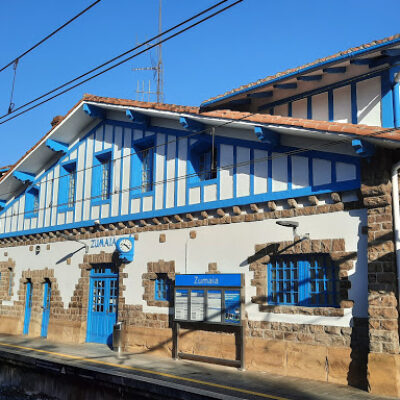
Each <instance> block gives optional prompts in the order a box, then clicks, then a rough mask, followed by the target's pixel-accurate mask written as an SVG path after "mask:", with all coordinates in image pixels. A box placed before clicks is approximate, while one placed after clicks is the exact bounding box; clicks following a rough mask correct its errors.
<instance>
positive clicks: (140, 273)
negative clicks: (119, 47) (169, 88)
mask: <svg viewBox="0 0 400 400" xmlns="http://www.w3.org/2000/svg"><path fill="white" fill-rule="evenodd" d="M399 62H400V35H397V36H393V37H390V38H386V39H383V40H379V41H375V42H373V43H369V44H366V45H363V46H360V47H357V48H352V49H349V50H347V51H343V52H341V53H338V54H335V55H333V56H330V57H327V58H325V59H320V60H317V61H315V62H313V63H310V64H307V65H305V66H302V67H297V68H294V69H290V70H287V71H285V72H281V73H279V74H277V75H275V76H269V77H267V78H265V79H261V80H259V81H257V82H254V83H250V84H247V85H244V86H242V87H240V88H238V89H234V90H231V91H229V92H227V93H225V94H223V95H220V96H216V97H215V98H213V99H210V100H207V101H205V102H203V103H202V104H201V105H200V107H191V106H178V105H172V104H159V103H147V102H139V101H134V100H125V99H117V98H108V97H99V96H95V95H85V96H84V97H83V98H82V99H81V100H80V101H79V102H78V103H77V104H76V105H75V106H74V107H73V108H72V109H71V110H70V111H69V112H68V113H66V115H65V116H62V117H56V118H54V119H53V121H52V128H51V130H50V131H49V132H48V133H46V134H45V135H44V137H43V138H42V139H40V141H39V142H38V143H37V144H36V145H35V146H34V147H33V148H31V149H30V150H28V151H27V152H26V154H25V155H23V156H22V158H21V159H20V160H18V161H17V162H16V163H15V164H14V165H12V166H9V167H7V168H4V169H2V170H0V274H1V275H0V333H6V334H24V335H28V336H29V337H39V336H42V337H45V338H46V337H47V338H48V339H49V340H53V341H59V342H63V343H70V344H74V343H83V342H96V343H104V344H105V345H107V344H108V345H110V344H111V340H112V334H113V330H114V329H115V327H114V326H115V324H116V323H117V322H120V323H121V324H120V325H119V326H120V328H121V331H122V346H123V348H124V349H125V350H127V351H131V352H149V353H153V354H155V355H157V356H159V357H172V356H174V357H179V358H185V357H186V358H192V359H196V357H198V358H199V359H200V357H203V358H205V359H207V360H208V361H213V360H214V361H222V360H226V362H231V364H232V365H236V363H237V364H238V365H240V366H242V367H244V368H245V369H248V370H258V371H264V372H273V373H277V374H283V375H291V376H300V377H304V378H311V379H316V380H321V381H328V382H335V383H342V384H345V385H353V386H357V387H361V388H364V389H368V388H369V389H370V390H371V391H372V392H373V393H377V394H387V395H393V396H400V369H399V365H400V356H399V350H400V348H399V333H398V320H399V316H398V293H399V282H400V275H399V273H398V271H399V269H400V242H399V235H398V230H399V229H400V226H399V224H400V219H399V189H398V170H399V169H400V164H399V162H400V152H399V150H398V149H399V148H400V90H399V82H400V66H399ZM49 118H50V116H49ZM396 255H397V256H398V257H397V258H396Z"/></svg>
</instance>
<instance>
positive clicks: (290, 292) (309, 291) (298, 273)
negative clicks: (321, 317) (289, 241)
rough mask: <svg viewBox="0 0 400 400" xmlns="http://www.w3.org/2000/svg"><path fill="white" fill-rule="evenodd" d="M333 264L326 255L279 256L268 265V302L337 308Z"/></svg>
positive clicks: (335, 277) (335, 276) (336, 286)
mask: <svg viewBox="0 0 400 400" xmlns="http://www.w3.org/2000/svg"><path fill="white" fill-rule="evenodd" d="M338 286H339V285H338V282H337V272H336V267H335V263H334V262H333V261H332V259H331V258H330V257H329V256H327V255H315V256H305V255H302V256H293V255H290V256H289V255H288V256H285V255H283V256H278V257H274V258H273V259H272V260H271V262H270V263H269V264H268V303H269V304H283V305H284V304H286V305H299V306H308V307H338Z"/></svg>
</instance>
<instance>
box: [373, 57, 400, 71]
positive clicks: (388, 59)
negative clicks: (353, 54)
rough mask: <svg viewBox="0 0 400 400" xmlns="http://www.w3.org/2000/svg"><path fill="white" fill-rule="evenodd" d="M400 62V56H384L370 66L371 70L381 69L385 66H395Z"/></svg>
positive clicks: (376, 59)
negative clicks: (380, 67)
mask: <svg viewBox="0 0 400 400" xmlns="http://www.w3.org/2000/svg"><path fill="white" fill-rule="evenodd" d="M399 62H400V56H396V57H389V56H382V57H379V58H375V59H374V60H373V61H372V62H371V63H370V64H369V67H370V68H375V67H379V66H381V65H384V64H389V65H395V64H398V63H399Z"/></svg>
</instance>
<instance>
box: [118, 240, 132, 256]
mask: <svg viewBox="0 0 400 400" xmlns="http://www.w3.org/2000/svg"><path fill="white" fill-rule="evenodd" d="M119 248H120V250H121V251H122V252H124V253H127V252H128V251H131V250H132V242H131V241H130V240H129V239H122V240H121V241H120V242H119Z"/></svg>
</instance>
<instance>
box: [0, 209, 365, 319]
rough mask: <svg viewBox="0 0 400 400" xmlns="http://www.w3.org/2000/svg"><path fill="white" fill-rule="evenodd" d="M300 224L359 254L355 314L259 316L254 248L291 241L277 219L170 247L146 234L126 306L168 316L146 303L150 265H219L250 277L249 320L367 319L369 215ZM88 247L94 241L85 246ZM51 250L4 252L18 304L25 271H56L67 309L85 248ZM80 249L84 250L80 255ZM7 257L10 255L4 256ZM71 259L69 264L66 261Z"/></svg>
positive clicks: (181, 268)
mask: <svg viewBox="0 0 400 400" xmlns="http://www.w3.org/2000/svg"><path fill="white" fill-rule="evenodd" d="M293 220H296V221H298V222H299V223H300V225H299V228H298V233H299V234H300V235H304V234H305V233H309V234H310V239H312V240H315V239H339V238H343V239H344V240H345V244H346V251H347V252H357V253H358V259H357V261H356V262H355V267H354V269H353V270H351V271H350V272H349V275H350V281H351V284H352V287H351V289H350V292H349V298H350V299H352V300H354V301H355V305H354V307H353V309H352V310H346V315H345V316H344V317H317V316H299V315H289V314H274V313H260V312H259V311H258V305H256V304H252V303H251V297H252V296H255V295H256V290H255V287H252V286H251V285H250V281H251V279H252V278H253V272H250V271H249V265H248V264H247V258H248V257H249V256H251V255H253V254H254V246H255V245H256V244H262V243H267V242H280V241H290V240H292V239H293V236H292V231H291V229H290V228H285V227H281V226H278V225H277V224H276V221H275V220H265V221H258V222H251V223H236V224H235V223H234V224H229V225H212V226H205V227H197V228H193V229H194V230H196V232H197V237H196V239H190V238H189V231H190V230H191V229H177V230H169V231H163V232H162V233H165V234H166V242H165V243H159V235H160V231H153V232H143V233H140V234H139V240H137V241H136V243H135V260H134V261H133V262H132V263H130V264H128V265H127V266H126V268H125V272H127V273H128V278H126V279H125V281H124V284H125V286H126V288H127V289H126V291H125V292H124V297H125V301H126V303H127V304H135V305H142V306H143V310H144V312H157V313H167V312H168V310H167V309H166V308H159V307H149V306H147V303H146V302H145V301H144V300H143V298H142V296H143V287H142V274H143V273H146V272H147V263H148V262H150V261H158V260H161V259H163V260H165V261H172V260H173V261H175V270H176V272H177V273H181V274H184V273H205V272H206V271H207V270H208V263H210V262H216V263H217V266H218V270H219V271H220V272H221V273H245V277H246V311H247V312H248V315H249V319H251V320H258V321H263V320H264V321H278V322H279V321H280V322H292V323H312V324H321V325H337V326H349V324H350V323H351V317H352V316H357V317H366V316H367V307H368V302H367V297H368V293H367V288H368V282H367V259H366V254H367V238H366V236H365V235H362V234H361V227H362V226H363V225H366V212H365V210H354V211H349V212H337V213H332V214H321V215H313V216H303V217H298V218H293ZM86 242H87V243H88V244H89V245H90V244H91V240H87V241H86ZM50 246H51V248H50V250H46V245H41V246H40V247H41V251H40V253H39V254H38V255H35V252H34V251H33V252H32V251H29V247H28V246H25V247H10V248H8V249H7V248H4V249H2V251H1V252H0V261H6V260H8V258H11V259H13V260H14V261H15V262H16V267H15V273H14V279H15V286H14V296H13V301H15V300H17V290H18V285H19V279H20V278H21V274H22V272H23V271H24V270H27V269H31V270H38V269H44V268H46V267H47V268H52V269H54V272H55V277H56V278H57V282H58V286H59V290H60V294H61V297H62V300H63V302H64V306H65V307H68V303H69V301H70V299H71V296H72V295H73V291H74V289H75V285H76V284H77V283H78V280H79V277H80V275H81V271H80V269H79V267H78V266H79V264H80V263H82V262H83V256H84V254H85V251H84V249H83V246H82V244H79V243H76V242H60V243H51V245H50ZM79 249H80V250H79ZM113 250H114V246H111V247H97V248H90V249H89V252H90V254H98V253H100V251H105V252H112V251H113ZM4 252H7V253H8V255H7V256H4ZM68 257H71V258H72V262H71V265H67V263H66V259H67V258H68Z"/></svg>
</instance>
